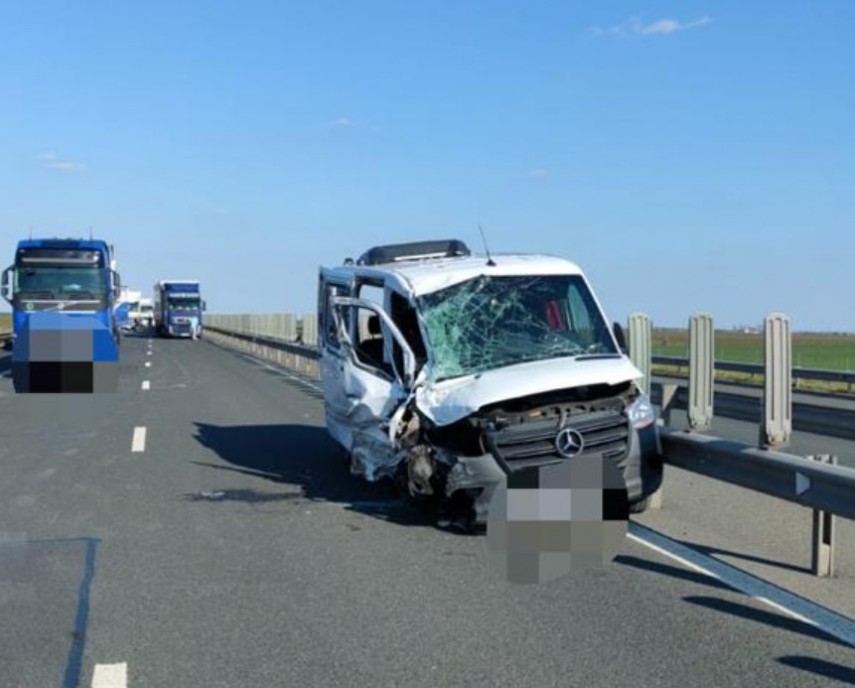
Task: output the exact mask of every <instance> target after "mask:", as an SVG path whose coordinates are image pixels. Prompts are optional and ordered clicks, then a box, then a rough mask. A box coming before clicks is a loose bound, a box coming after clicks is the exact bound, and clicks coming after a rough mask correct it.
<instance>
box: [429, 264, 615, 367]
mask: <svg viewBox="0 0 855 688" xmlns="http://www.w3.org/2000/svg"><path fill="white" fill-rule="evenodd" d="M419 308H420V310H421V315H422V318H423V321H424V324H425V328H426V330H427V335H428V339H429V341H430V347H431V351H432V356H433V363H434V375H435V379H436V380H437V381H439V380H444V379H448V378H452V377H458V376H461V375H472V374H474V373H479V372H483V371H485V370H491V369H493V368H500V367H502V366H508V365H514V364H516V363H525V362H528V361H540V360H544V359H549V358H557V357H563V356H581V355H597V354H599V355H602V354H617V353H618V352H617V349H616V348H615V345H614V341H613V339H612V337H611V334H610V332H609V330H608V327H607V326H606V323H605V321H604V320H603V317H602V314H601V313H600V310H599V308H598V307H597V305H596V303H595V302H594V298H593V296H592V294H591V292H590V290H589V289H588V287H587V285H586V284H585V281H584V280H583V279H582V277H580V276H578V275H537V276H499V277H492V276H488V275H484V276H480V277H477V278H475V279H471V280H468V281H466V282H462V283H460V284H456V285H454V286H452V287H448V288H447V289H443V290H441V291H437V292H434V293H432V294H428V295H425V296H422V297H420V298H419Z"/></svg>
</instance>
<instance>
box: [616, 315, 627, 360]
mask: <svg viewBox="0 0 855 688" xmlns="http://www.w3.org/2000/svg"><path fill="white" fill-rule="evenodd" d="M612 332H614V335H615V340H616V341H617V344H618V347H620V350H621V352H623V353H625V354H627V353H629V350H628V348H627V346H626V335H625V334H624V333H623V327H621V324H620V323H618V322H616V323H614V324H613V325H612Z"/></svg>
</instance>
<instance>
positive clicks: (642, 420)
mask: <svg viewBox="0 0 855 688" xmlns="http://www.w3.org/2000/svg"><path fill="white" fill-rule="evenodd" d="M626 413H627V416H629V422H630V423H631V424H632V427H633V428H635V429H636V430H642V429H643V428H646V427H647V426H649V425H653V423H654V422H656V409H654V408H653V404H652V403H650V397H648V396H647V395H646V394H640V395H639V396H638V398H637V399H636V400H635V401H634V402H632V404H630V406H629V408H628V409H627V411H626Z"/></svg>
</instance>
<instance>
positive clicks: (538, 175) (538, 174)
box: [528, 168, 549, 180]
mask: <svg viewBox="0 0 855 688" xmlns="http://www.w3.org/2000/svg"><path fill="white" fill-rule="evenodd" d="M528 177H529V178H530V179H538V180H541V179H546V178H547V177H549V170H544V169H542V168H537V169H534V170H529V171H528Z"/></svg>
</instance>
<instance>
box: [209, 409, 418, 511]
mask: <svg viewBox="0 0 855 688" xmlns="http://www.w3.org/2000/svg"><path fill="white" fill-rule="evenodd" d="M195 438H196V440H197V441H198V442H199V443H200V444H202V445H203V446H205V447H207V448H208V449H210V450H211V451H213V452H215V453H216V454H217V456H219V457H220V458H221V459H223V461H224V462H225V463H224V464H222V465H220V464H215V463H204V462H198V461H196V462H194V463H196V464H197V465H201V466H205V467H208V468H211V469H214V470H219V471H226V472H234V473H240V474H243V475H247V476H253V477H257V478H262V479H263V480H266V481H270V482H272V483H276V484H279V485H289V486H295V487H298V488H299V489H300V491H301V494H299V495H298V496H300V497H302V499H298V500H294V501H297V502H300V501H322V502H334V503H339V504H342V505H344V506H345V508H346V509H348V510H350V511H356V512H359V513H362V514H366V515H370V516H372V517H375V518H378V519H381V520H384V521H390V522H393V523H397V524H400V525H432V524H433V521H432V520H431V518H430V517H429V515H427V514H425V513H422V512H420V511H418V510H417V509H416V508H414V507H413V506H411V505H410V504H408V503H407V502H406V501H405V500H404V499H403V498H402V497H401V495H400V493H399V492H398V491H397V490H396V488H395V485H394V484H393V483H392V481H391V480H383V481H380V482H377V483H369V482H367V481H365V480H363V479H361V478H357V477H355V476H352V475H350V471H349V469H348V466H347V464H346V463H345V461H344V459H343V458H342V452H341V451H340V449H339V448H338V445H337V444H336V443H335V442H334V441H333V440H332V439H331V438H330V436H329V434H328V433H327V431H326V429H325V428H323V427H317V426H312V425H231V426H222V425H211V424H208V423H199V422H197V423H196V434H195ZM288 493H289V494H290V495H292V497H291V499H292V500H293V495H294V490H293V489H291V490H288ZM217 497H219V498H220V499H225V500H229V501H236V500H237V501H247V502H253V501H258V500H259V493H257V492H256V491H253V490H246V489H241V490H223V491H222V495H217ZM214 501H216V499H215V500H214ZM266 501H275V500H274V499H270V498H268V499H267V500H266ZM281 501H287V500H285V499H283V500H281Z"/></svg>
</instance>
